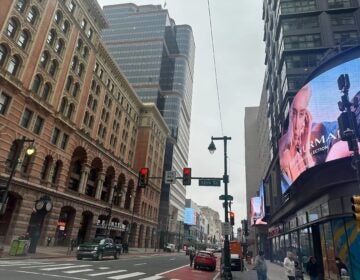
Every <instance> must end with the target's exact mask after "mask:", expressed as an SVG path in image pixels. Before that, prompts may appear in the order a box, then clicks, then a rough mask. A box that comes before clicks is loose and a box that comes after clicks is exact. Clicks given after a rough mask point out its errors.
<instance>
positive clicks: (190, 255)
mask: <svg viewBox="0 0 360 280" xmlns="http://www.w3.org/2000/svg"><path fill="white" fill-rule="evenodd" d="M189 258H190V267H192V265H193V262H194V258H195V251H194V250H191V251H190V254H189Z"/></svg>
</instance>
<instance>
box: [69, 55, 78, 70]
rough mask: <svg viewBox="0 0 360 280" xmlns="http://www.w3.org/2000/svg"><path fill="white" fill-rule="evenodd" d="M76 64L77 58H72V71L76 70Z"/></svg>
mask: <svg viewBox="0 0 360 280" xmlns="http://www.w3.org/2000/svg"><path fill="white" fill-rule="evenodd" d="M78 62H79V60H78V58H77V57H76V56H74V58H73V60H72V62H71V69H72V70H75V69H76V66H77V64H78Z"/></svg>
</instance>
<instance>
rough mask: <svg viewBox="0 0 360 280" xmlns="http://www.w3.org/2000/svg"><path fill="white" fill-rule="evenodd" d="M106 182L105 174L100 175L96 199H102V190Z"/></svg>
mask: <svg viewBox="0 0 360 280" xmlns="http://www.w3.org/2000/svg"><path fill="white" fill-rule="evenodd" d="M104 181H105V173H103V172H102V173H100V174H99V179H98V181H97V186H96V196H95V198H96V199H101V192H102V188H103V184H104Z"/></svg>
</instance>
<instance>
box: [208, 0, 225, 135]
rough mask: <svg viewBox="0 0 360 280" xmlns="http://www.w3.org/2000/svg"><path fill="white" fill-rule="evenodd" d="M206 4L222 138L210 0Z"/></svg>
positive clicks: (222, 129) (222, 130)
mask: <svg viewBox="0 0 360 280" xmlns="http://www.w3.org/2000/svg"><path fill="white" fill-rule="evenodd" d="M207 2H208V12H209V22H210V33H211V46H212V56H213V61H214V71H215V83H216V93H217V98H218V107H219V116H220V126H221V134H222V136H224V128H223V121H222V113H221V102H220V93H219V83H218V76H217V69H216V59H215V46H214V36H213V26H212V19H211V9H210V0H207Z"/></svg>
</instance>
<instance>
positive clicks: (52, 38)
mask: <svg viewBox="0 0 360 280" xmlns="http://www.w3.org/2000/svg"><path fill="white" fill-rule="evenodd" d="M55 38H56V33H55V30H54V29H51V30H50V31H49V34H48V37H47V40H46V42H47V43H48V44H49V45H52V44H53V43H54V41H55Z"/></svg>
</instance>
